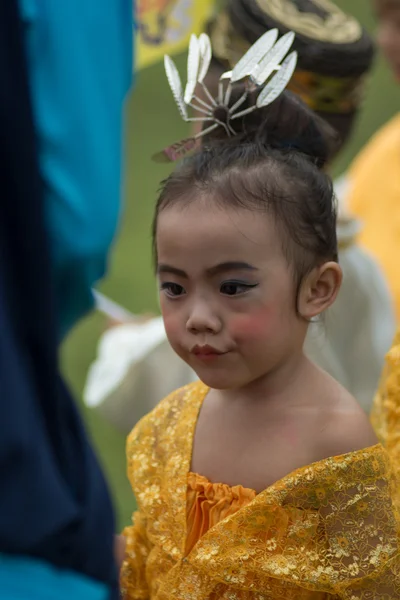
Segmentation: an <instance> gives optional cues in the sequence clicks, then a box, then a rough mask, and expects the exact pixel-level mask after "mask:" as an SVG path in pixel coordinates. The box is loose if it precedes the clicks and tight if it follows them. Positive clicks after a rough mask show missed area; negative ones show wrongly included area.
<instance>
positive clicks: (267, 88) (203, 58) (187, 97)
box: [153, 29, 297, 161]
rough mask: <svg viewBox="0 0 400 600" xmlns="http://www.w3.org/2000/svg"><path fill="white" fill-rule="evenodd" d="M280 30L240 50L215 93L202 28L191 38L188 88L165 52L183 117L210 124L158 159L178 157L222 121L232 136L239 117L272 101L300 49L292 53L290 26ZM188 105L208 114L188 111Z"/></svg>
mask: <svg viewBox="0 0 400 600" xmlns="http://www.w3.org/2000/svg"><path fill="white" fill-rule="evenodd" d="M278 35H279V32H278V29H271V30H270V31H267V32H266V33H264V35H262V36H261V37H260V38H259V39H258V40H257V41H256V42H255V43H254V44H253V45H252V46H251V48H249V50H248V51H247V52H246V54H245V55H244V56H242V58H241V59H240V60H239V62H238V63H237V64H236V65H235V67H234V68H233V69H232V71H227V72H226V73H224V74H223V75H221V77H220V80H219V83H218V95H217V97H216V98H214V97H213V96H212V94H211V93H210V91H209V89H208V88H207V86H206V84H205V78H206V75H207V73H208V69H209V66H210V63H211V58H212V50H211V42H210V38H209V37H208V35H206V34H205V33H202V34H201V35H200V36H199V37H198V38H197V37H196V36H195V35H194V34H193V35H192V36H191V38H190V43H189V52H188V61H187V83H186V86H185V89H183V86H182V82H181V78H180V75H179V72H178V69H177V68H176V65H175V63H174V61H173V60H172V59H171V58H170V57H169V56H165V57H164V66H165V72H166V75H167V79H168V83H169V86H170V88H171V92H172V95H173V98H174V100H175V103H176V105H177V107H178V110H179V113H180V115H181V117H182V119H183V120H184V121H186V122H191V121H200V122H203V123H204V122H207V123H210V126H209V127H206V128H205V129H203V130H202V131H201V132H199V133H197V134H196V135H195V136H193V137H191V138H187V139H184V140H181V141H180V142H176V143H175V144H172V145H170V146H168V147H167V148H165V149H164V150H163V151H162V152H160V153H159V154H157V155H155V156H154V157H153V158H154V159H155V160H158V161H160V160H161V161H175V160H177V159H179V158H181V157H182V156H184V155H185V154H186V153H187V152H190V150H192V149H193V148H194V147H195V146H196V142H197V140H198V139H199V138H201V137H203V136H205V135H207V134H209V133H210V132H211V131H213V130H215V129H216V128H217V127H222V128H223V129H224V130H225V132H226V134H227V136H228V137H230V136H233V135H235V134H236V131H235V129H234V121H235V119H239V118H240V117H243V116H245V115H246V114H249V113H251V112H253V111H255V110H257V109H258V108H263V107H265V106H268V105H269V104H271V103H272V102H273V101H274V100H276V98H278V96H279V95H280V94H281V93H282V92H283V90H284V89H285V87H286V86H287V84H288V83H289V81H290V79H291V77H292V75H293V72H294V70H295V68H296V64H297V52H291V53H290V54H288V52H289V50H290V48H291V46H292V44H293V42H294V38H295V35H294V33H293V32H291V31H290V32H288V33H286V34H285V35H283V36H282V37H281V38H279V39H278ZM239 81H244V85H245V88H244V92H243V94H242V95H241V96H240V98H239V99H238V100H236V102H234V103H233V104H231V95H232V90H233V87H234V85H235V83H237V82H239ZM198 86H201V88H202V89H203V91H204V96H205V97H206V98H207V100H204V99H201V98H199V97H198V96H197V95H196V89H197V88H198ZM255 90H260V91H259V93H258V95H257V99H256V100H255V101H254V103H253V104H252V105H251V106H249V107H248V108H245V109H242V108H241V107H242V106H243V104H244V103H245V102H246V100H247V98H248V97H249V94H251V92H253V91H255ZM189 107H190V108H192V109H194V110H196V111H197V112H198V113H200V114H201V115H204V116H201V117H191V116H189V112H188V108H189Z"/></svg>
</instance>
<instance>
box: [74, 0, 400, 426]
mask: <svg viewBox="0 0 400 600" xmlns="http://www.w3.org/2000/svg"><path fill="white" fill-rule="evenodd" d="M290 4H291V10H288V2H286V0H285V2H279V3H271V2H264V3H263V4H262V6H261V4H260V3H258V5H257V7H256V6H255V3H254V0H229V1H226V2H224V3H223V7H222V8H221V10H219V11H218V12H217V14H216V15H215V18H213V19H212V20H211V21H210V23H209V24H208V27H207V29H208V32H209V34H210V38H211V41H212V45H213V55H212V61H211V63H210V68H209V70H208V72H207V75H206V77H205V80H204V81H205V82H206V84H207V88H208V90H209V91H210V92H211V93H212V94H213V93H214V94H217V91H218V82H219V77H220V76H221V75H222V73H224V72H225V71H226V70H229V69H232V68H233V67H234V66H235V64H236V63H237V61H238V60H239V59H240V57H241V55H242V53H243V50H247V49H248V48H249V47H250V45H251V42H252V41H255V40H257V39H258V38H259V37H260V36H261V35H262V34H264V33H265V32H266V31H268V30H270V29H273V28H274V27H277V28H278V29H279V30H280V31H281V32H285V31H286V30H287V29H288V27H289V26H294V27H295V33H296V35H298V37H297V38H296V40H295V41H294V44H293V48H295V49H296V50H297V51H298V62H297V65H296V70H295V72H294V74H293V77H292V79H291V81H290V83H289V86H288V89H290V90H291V91H293V92H294V93H296V94H298V95H300V97H301V98H302V99H303V100H304V102H305V103H306V104H307V105H308V106H310V108H312V109H313V110H315V111H317V112H318V114H319V115H320V116H321V117H322V118H323V119H324V120H326V121H327V122H328V123H329V124H330V125H331V126H332V127H333V128H334V129H335V130H336V131H337V132H338V134H339V136H340V138H341V144H340V146H339V147H338V148H337V150H338V151H339V152H341V149H342V147H343V144H345V143H346V141H347V140H348V139H349V138H350V136H351V132H352V131H353V127H354V124H355V121H356V120H357V118H358V116H359V114H360V109H361V106H362V104H363V98H364V92H365V83H366V81H367V79H368V71H369V70H370V68H371V64H372V57H373V49H374V45H373V42H372V39H371V38H370V37H369V36H368V34H367V33H366V32H365V31H364V30H363V28H362V27H361V24H360V23H358V21H356V20H355V19H354V17H352V16H351V15H350V14H346V13H345V12H343V11H341V10H339V9H338V7H337V6H336V5H334V4H332V5H327V4H326V3H324V6H323V8H321V5H320V3H319V2H315V0H314V1H312V2H310V0H296V3H294V2H290ZM293 11H295V19H294V21H295V22H293ZM338 20H340V22H341V23H342V25H343V26H342V27H341V28H339V27H338ZM310 23H313V24H314V25H313V27H310ZM344 42H345V43H344ZM198 93H199V95H201V98H202V99H203V100H205V101H207V100H208V97H207V94H206V93H205V92H204V91H202V89H201V88H199V90H198ZM202 114H203V113H201V112H199V113H198V116H202ZM254 116H255V117H257V113H255V115H254ZM196 127H197V129H196V131H200V130H201V127H202V125H201V122H199V121H195V122H194V128H196ZM333 158H335V159H336V156H335V157H333ZM329 167H330V165H327V166H326V168H327V170H328V171H329ZM399 173H400V169H399ZM392 179H393V178H392ZM334 183H335V192H336V196H337V198H338V204H339V211H338V213H339V214H338V221H337V225H336V233H337V240H338V250H339V262H340V266H341V268H342V271H343V283H342V286H341V289H340V293H339V295H338V298H337V301H336V302H335V304H334V306H333V307H332V309H330V310H329V311H327V313H326V315H325V316H324V324H322V325H319V324H313V325H312V326H311V327H310V328H309V330H308V334H307V337H306V341H305V345H304V350H305V353H306V355H307V356H308V357H309V358H311V359H312V360H313V361H314V362H316V364H318V366H320V367H321V368H322V369H324V370H326V371H327V372H328V373H329V374H330V375H332V377H334V379H336V380H337V381H339V383H341V384H342V385H343V387H345V388H346V389H347V390H348V391H349V392H350V393H351V394H352V395H353V396H354V397H355V398H356V400H357V401H358V402H359V403H360V404H361V406H362V407H363V408H364V409H365V410H366V412H368V413H369V411H370V408H371V405H372V401H373V397H374V395H375V393H376V389H377V387H378V383H379V378H380V374H381V371H382V367H383V361H384V356H385V354H386V352H387V351H388V350H389V348H390V344H391V343H392V340H393V336H394V333H395V329H396V324H395V317H394V310H393V302H392V298H391V295H390V293H389V290H388V286H387V283H386V281H385V279H384V277H383V275H382V272H381V270H380V268H379V267H378V266H377V264H376V263H375V262H374V260H373V259H372V258H371V257H370V256H369V255H368V254H367V253H366V252H365V251H364V250H363V249H362V248H360V246H359V244H358V243H357V242H356V240H357V238H358V236H359V234H360V231H361V229H362V223H361V222H358V221H357V220H355V219H354V218H353V217H352V216H351V214H349V213H346V211H343V210H340V208H343V207H341V206H340V205H341V201H343V200H345V198H346V197H347V194H348V190H347V189H346V188H347V187H348V186H347V185H346V183H347V179H346V178H342V180H341V182H340V183H339V181H338V180H337V181H336V182H334ZM99 308H100V307H99ZM194 379H196V376H195V374H194V373H193V371H192V369H190V367H189V366H188V365H186V364H185V363H184V362H183V361H182V360H180V359H179V357H178V356H177V355H176V354H175V353H174V351H173V350H172V349H171V347H170V345H169V343H168V340H167V337H166V333H165V329H164V324H163V321H162V318H161V317H158V316H157V317H154V318H152V319H149V320H146V321H145V322H143V321H141V322H140V321H138V320H136V321H135V320H133V319H128V320H127V319H126V318H122V319H121V320H120V323H119V324H118V326H114V327H111V328H109V329H107V331H106V332H105V333H104V334H103V335H102V337H101V339H100V341H99V345H98V351H97V357H96V360H95V362H94V363H93V364H92V365H91V368H90V370H89V373H88V377H87V381H86V386H85V390H84V396H83V397H84V401H85V402H86V404H87V405H88V406H89V407H90V408H91V409H94V410H95V411H97V412H98V413H99V414H100V415H101V416H102V417H103V418H105V419H106V420H107V421H109V422H110V423H111V424H112V425H114V426H115V427H117V428H118V429H119V430H120V431H122V432H123V433H125V434H128V433H129V432H130V431H131V429H132V428H133V427H134V426H135V425H136V423H137V422H138V421H139V420H140V419H141V418H142V417H143V416H144V415H145V414H146V413H147V412H149V411H151V410H152V409H153V408H154V407H155V406H156V405H157V404H158V402H159V401H160V398H163V397H164V396H166V395H167V394H169V393H170V392H171V391H172V390H174V389H176V388H178V387H181V386H183V385H186V384H188V383H190V382H192V381H193V380H194Z"/></svg>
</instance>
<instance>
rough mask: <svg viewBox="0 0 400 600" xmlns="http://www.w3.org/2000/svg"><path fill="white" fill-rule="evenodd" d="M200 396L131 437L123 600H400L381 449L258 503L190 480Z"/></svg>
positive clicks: (335, 463)
mask: <svg viewBox="0 0 400 600" xmlns="http://www.w3.org/2000/svg"><path fill="white" fill-rule="evenodd" d="M399 355H400V354H399ZM397 385H398V384H397ZM207 391H208V388H206V386H204V385H203V384H202V383H200V382H196V383H194V384H191V385H189V386H186V387H185V388H183V389H181V390H178V391H177V392H174V393H173V394H171V395H170V396H168V397H167V398H166V399H165V400H164V401H163V402H162V403H161V404H160V405H159V406H158V407H157V408H156V409H155V410H154V411H153V412H152V413H151V414H150V415H149V416H147V417H145V418H144V419H143V420H142V421H141V422H140V423H139V424H138V425H137V426H136V428H135V429H134V430H133V432H132V434H131V435H130V436H129V438H128V444H127V454H128V472H129V476H130V479H131V483H132V487H133V490H134V493H135V495H136V499H137V503H138V511H137V512H136V513H135V514H134V516H133V525H132V526H131V527H128V528H126V530H125V531H124V535H125V536H126V541H127V555H126V560H125V562H124V565H123V567H122V571H121V589H122V596H123V598H125V600H128V599H129V600H133V599H135V600H147V599H151V600H208V599H210V600H222V599H226V600H323V599H324V600H328V599H331V598H335V599H339V598H340V599H346V600H360V599H362V600H367V599H371V600H372V599H374V600H376V599H378V598H379V599H381V600H383V599H385V600H389V599H394V598H399V599H400V525H399V523H400V519H399V514H398V506H397V502H396V498H397V491H398V490H399V489H400V488H399V486H398V483H397V481H398V479H397V474H396V472H395V470H394V469H393V467H392V463H391V460H390V458H389V455H388V453H387V451H386V450H385V448H384V447H383V445H381V444H378V445H376V446H373V447H371V448H367V449H365V450H360V451H357V452H352V453H350V454H345V455H343V456H339V457H335V458H329V459H326V460H323V461H321V462H317V463H314V464H312V465H309V466H306V467H303V468H301V469H298V470H297V471H295V472H293V473H290V474H289V475H287V476H286V477H284V478H283V479H281V480H280V481H277V482H276V483H275V484H273V485H272V486H270V487H268V488H267V489H266V490H265V491H263V492H262V493H260V494H258V495H257V494H256V493H255V492H254V491H252V490H246V489H244V488H241V487H240V486H238V487H236V488H229V487H228V486H225V485H222V484H219V485H215V484H211V483H210V482H208V481H207V480H206V479H205V478H203V477H200V476H199V475H196V474H194V473H190V463H191V452H192V443H193V436H194V431H195V426H196V422H197V417H198V414H199V411H200V408H201V405H202V402H203V400H204V398H205V396H206V394H207ZM383 396H384V394H383V395H382V397H383ZM378 412H379V411H378ZM377 419H379V416H378V417H377Z"/></svg>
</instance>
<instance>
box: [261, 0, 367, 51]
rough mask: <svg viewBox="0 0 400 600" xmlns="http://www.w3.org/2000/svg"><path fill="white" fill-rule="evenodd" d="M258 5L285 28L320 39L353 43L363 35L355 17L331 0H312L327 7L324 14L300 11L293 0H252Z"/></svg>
mask: <svg viewBox="0 0 400 600" xmlns="http://www.w3.org/2000/svg"><path fill="white" fill-rule="evenodd" d="M255 1H256V3H257V4H258V6H259V7H260V9H261V10H262V11H263V12H264V13H265V14H266V15H268V16H270V17H271V18H272V19H275V20H276V21H278V22H279V23H284V24H285V27H286V28H287V29H289V30H290V29H291V30H293V31H295V32H296V33H299V34H301V35H305V36H307V37H309V38H311V39H313V40H319V41H320V42H330V43H332V44H352V43H354V42H357V41H358V40H359V39H360V38H361V36H362V28H361V25H360V24H359V23H358V21H357V20H356V19H354V18H353V17H351V16H348V15H346V14H345V13H344V12H343V11H342V10H340V8H339V7H338V6H336V5H335V4H334V3H333V2H331V1H330V0H313V3H314V5H315V6H316V7H318V8H321V9H322V10H323V11H326V13H327V16H326V17H325V18H323V17H321V16H319V15H317V14H311V13H309V12H307V13H304V12H301V11H300V10H299V9H298V8H297V7H296V6H295V4H294V2H293V1H292V0H255Z"/></svg>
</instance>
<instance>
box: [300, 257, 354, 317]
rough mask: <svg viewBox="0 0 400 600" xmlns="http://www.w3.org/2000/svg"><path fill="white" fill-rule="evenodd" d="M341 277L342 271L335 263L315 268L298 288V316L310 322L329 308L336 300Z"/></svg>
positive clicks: (327, 263)
mask: <svg viewBox="0 0 400 600" xmlns="http://www.w3.org/2000/svg"><path fill="white" fill-rule="evenodd" d="M342 277H343V275H342V269H341V268H340V266H339V265H338V263H336V262H333V261H330V262H326V263H324V264H323V265H321V266H319V267H315V268H314V269H313V270H312V271H311V273H309V274H308V275H307V277H305V279H304V281H303V283H302V285H301V288H300V294H299V298H298V307H297V308H298V311H299V313H300V315H301V316H302V317H303V318H304V319H307V321H310V320H311V319H312V318H313V317H317V316H318V315H320V314H322V313H323V312H324V311H325V310H326V309H327V308H329V307H330V306H331V305H332V304H333V303H334V302H335V300H336V298H337V295H338V293H339V290H340V286H341V283H342Z"/></svg>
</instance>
